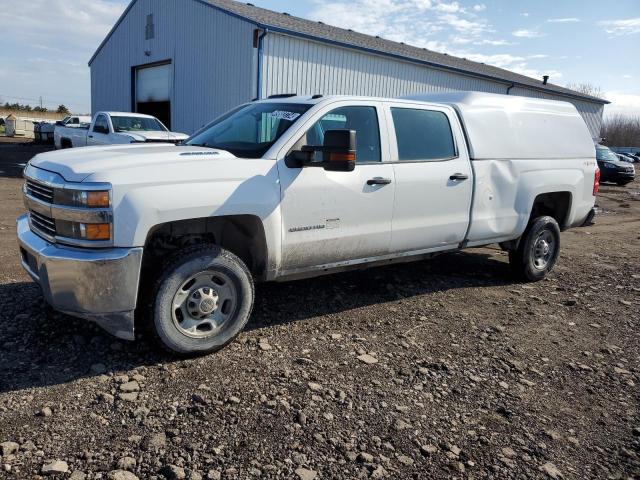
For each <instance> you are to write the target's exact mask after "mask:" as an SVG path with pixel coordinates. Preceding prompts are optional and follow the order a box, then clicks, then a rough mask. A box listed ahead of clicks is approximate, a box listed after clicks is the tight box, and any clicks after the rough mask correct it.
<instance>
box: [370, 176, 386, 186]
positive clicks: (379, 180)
mask: <svg viewBox="0 0 640 480" xmlns="http://www.w3.org/2000/svg"><path fill="white" fill-rule="evenodd" d="M390 183H391V179H390V178H382V177H375V178H370V179H369V180H367V185H389V184H390Z"/></svg>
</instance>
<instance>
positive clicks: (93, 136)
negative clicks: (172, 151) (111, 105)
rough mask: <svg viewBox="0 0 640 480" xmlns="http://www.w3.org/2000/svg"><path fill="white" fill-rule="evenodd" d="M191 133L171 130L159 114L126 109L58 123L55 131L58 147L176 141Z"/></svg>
mask: <svg viewBox="0 0 640 480" xmlns="http://www.w3.org/2000/svg"><path fill="white" fill-rule="evenodd" d="M67 118H69V119H71V121H72V122H75V119H76V118H77V119H78V120H80V119H81V118H86V117H67ZM65 120H66V118H65ZM63 121H64V120H63ZM188 137H189V136H188V135H186V134H184V133H176V132H170V131H169V130H168V129H167V127H165V126H164V125H163V124H162V122H161V121H160V120H158V119H157V118H156V117H152V116H151V115H143V114H141V113H127V112H98V113H96V114H95V115H94V117H93V120H92V121H91V123H86V122H84V121H80V122H79V123H73V124H56V127H55V130H54V131H53V141H54V144H55V146H56V148H57V149H62V148H72V147H91V146H96V145H117V144H127V143H149V142H154V143H177V142H180V141H182V140H186V139H187V138H188Z"/></svg>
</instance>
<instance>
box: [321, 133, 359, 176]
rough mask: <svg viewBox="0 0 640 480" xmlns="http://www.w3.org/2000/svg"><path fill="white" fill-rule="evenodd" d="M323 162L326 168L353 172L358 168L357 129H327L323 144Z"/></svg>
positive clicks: (333, 170)
mask: <svg viewBox="0 0 640 480" xmlns="http://www.w3.org/2000/svg"><path fill="white" fill-rule="evenodd" d="M322 163H323V164H324V165H323V167H324V169H325V170H329V171H332V172H351V171H353V169H354V168H356V131H355V130H327V131H326V132H324V145H322Z"/></svg>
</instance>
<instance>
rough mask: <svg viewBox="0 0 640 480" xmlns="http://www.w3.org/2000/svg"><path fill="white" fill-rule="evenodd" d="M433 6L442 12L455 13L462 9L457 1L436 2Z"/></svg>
mask: <svg viewBox="0 0 640 480" xmlns="http://www.w3.org/2000/svg"><path fill="white" fill-rule="evenodd" d="M434 8H435V10H437V11H438V12H444V13H456V12H460V11H463V10H464V9H463V8H462V7H461V6H460V4H459V3H458V2H452V3H437V4H436V5H435V7H434Z"/></svg>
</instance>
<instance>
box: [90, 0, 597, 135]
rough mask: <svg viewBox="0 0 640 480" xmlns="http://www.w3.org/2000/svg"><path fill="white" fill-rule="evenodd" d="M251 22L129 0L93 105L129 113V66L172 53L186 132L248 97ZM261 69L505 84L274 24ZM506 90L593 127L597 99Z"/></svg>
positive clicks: (312, 89) (364, 90) (337, 80)
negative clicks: (567, 107) (563, 108)
mask: <svg viewBox="0 0 640 480" xmlns="http://www.w3.org/2000/svg"><path fill="white" fill-rule="evenodd" d="M148 14H153V21H154V30H155V38H153V39H151V40H145V25H146V21H147V18H146V17H147V15H148ZM255 28H256V26H255V25H253V24H251V23H250V22H247V21H244V20H241V19H239V18H236V17H233V16H231V15H228V14H225V13H223V12H221V11H219V10H216V9H214V8H211V7H208V6H207V5H204V4H202V3H200V2H196V1H181V0H137V1H136V2H135V4H134V5H133V7H132V8H131V10H130V11H129V12H128V14H127V15H126V16H125V18H124V19H123V21H122V22H121V23H120V25H119V26H118V28H117V29H116V30H115V32H114V33H113V35H112V36H111V38H110V39H109V40H108V42H107V43H106V45H105V46H104V47H103V49H102V50H101V51H100V53H99V54H98V55H97V56H96V58H95V59H94V61H93V63H92V64H91V98H92V110H93V112H96V111H98V110H123V111H130V110H131V107H132V104H131V94H132V85H131V82H132V74H131V67H133V66H140V65H144V64H150V63H154V62H161V61H164V60H171V61H172V65H173V86H172V102H171V108H172V112H171V117H172V129H173V130H177V131H183V132H186V133H192V132H193V131H195V130H196V129H198V128H199V127H200V126H202V125H203V124H204V123H207V122H208V121H210V120H212V119H213V118H214V117H216V116H218V115H220V114H222V113H224V112H225V111H227V110H229V109H230V108H233V107H234V106H236V105H238V104H240V103H243V102H246V101H249V100H251V99H252V98H253V97H254V96H255V92H256V88H257V87H256V82H257V71H256V68H257V67H256V66H257V49H255V48H253V31H254V29H255ZM145 52H150V55H148V56H147V55H145ZM261 77H262V83H261V96H262V97H266V96H268V95H271V94H275V93H293V92H295V93H298V94H315V93H322V94H325V95H329V94H346V95H371V96H381V97H399V96H402V95H408V94H412V93H424V92H442V91H448V90H475V91H481V92H490V93H506V90H507V87H508V86H509V84H510V83H509V82H507V81H505V82H503V83H501V82H497V81H491V80H484V79H480V78H475V77H471V76H466V75H462V74H457V73H454V72H448V71H444V70H438V69H436V68H431V67H427V66H424V65H420V64H416V63H412V62H408V61H402V60H398V59H394V58H390V57H386V56H383V55H376V54H371V53H367V52H362V51H359V50H355V49H349V48H344V47H340V46H334V45H330V44H327V43H321V42H316V41H312V40H307V39H304V38H299V37H293V36H288V35H284V34H278V33H274V32H270V33H269V34H268V35H267V36H266V37H265V38H264V57H263V63H262V75H261ZM511 94H513V95H524V96H531V97H539V98H549V99H555V100H564V101H570V102H572V103H573V104H574V105H576V107H577V108H578V110H579V111H580V113H581V114H582V116H583V117H584V119H585V121H586V123H587V125H588V127H589V129H590V131H591V134H592V136H593V137H594V138H596V137H598V135H599V132H600V126H601V123H602V112H603V105H601V104H597V103H591V102H586V101H580V100H573V99H569V98H567V97H562V96H559V95H553V94H546V93H543V92H538V91H536V90H531V89H527V88H520V87H516V88H513V89H511Z"/></svg>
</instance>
